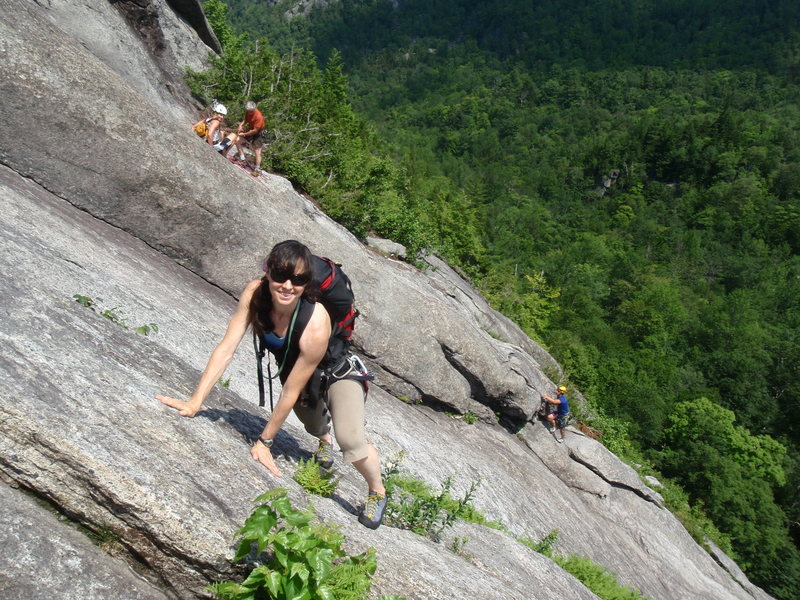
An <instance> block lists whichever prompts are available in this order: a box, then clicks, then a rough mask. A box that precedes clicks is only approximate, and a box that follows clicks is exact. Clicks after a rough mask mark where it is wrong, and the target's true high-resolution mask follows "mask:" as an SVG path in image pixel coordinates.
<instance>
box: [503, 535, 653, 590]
mask: <svg viewBox="0 0 800 600" xmlns="http://www.w3.org/2000/svg"><path fill="white" fill-rule="evenodd" d="M517 541H518V542H520V543H522V544H525V545H526V546H527V547H528V548H530V549H531V550H533V551H534V552H538V553H539V554H543V555H544V556H547V557H549V558H551V559H553V561H555V562H556V563H557V564H558V565H559V566H560V567H561V568H562V569H564V570H565V571H567V572H568V573H569V574H571V575H572V576H573V577H575V578H576V579H578V580H579V581H580V582H581V583H583V585H585V586H586V587H587V588H589V589H590V590H591V591H592V592H594V593H595V594H596V595H597V596H598V597H600V598H602V600H643V599H644V598H645V596H642V595H641V594H640V593H639V592H638V591H636V590H634V589H631V588H629V587H625V586H623V585H621V584H620V583H619V582H618V581H617V578H616V577H615V576H614V575H612V574H611V573H609V572H608V571H606V570H605V569H604V568H603V567H601V566H600V565H598V564H597V563H596V562H594V561H593V560H592V559H590V558H587V557H586V556H578V555H577V554H572V555H570V556H568V557H564V556H560V555H558V554H556V553H555V552H554V551H553V548H554V546H555V544H556V542H557V541H558V530H557V529H553V530H552V531H551V532H550V533H548V534H547V535H546V536H544V537H543V538H542V539H541V540H539V541H538V542H537V541H535V540H534V539H532V538H529V537H525V536H522V537H518V538H517Z"/></svg>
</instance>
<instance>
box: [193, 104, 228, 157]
mask: <svg viewBox="0 0 800 600" xmlns="http://www.w3.org/2000/svg"><path fill="white" fill-rule="evenodd" d="M227 114H228V109H227V108H226V107H225V105H224V104H220V103H219V102H215V103H214V104H212V105H211V116H210V117H206V118H205V119H200V120H199V121H198V122H197V123H195V124H194V125H192V131H194V132H195V133H196V134H197V135H199V136H200V137H202V138H205V140H206V143H208V145H209V146H212V147H213V148H214V149H215V150H216V151H217V152H223V153H224V151H225V150H227V149H228V147H229V146H230V145H231V144H232V143H233V139H234V137H235V136H234V135H233V134H229V135H228V136H225V137H223V133H224V131H225V130H224V128H223V122H224V120H225V115H227Z"/></svg>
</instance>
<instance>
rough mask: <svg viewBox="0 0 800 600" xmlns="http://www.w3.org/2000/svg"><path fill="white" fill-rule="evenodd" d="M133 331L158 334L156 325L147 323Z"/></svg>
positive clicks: (143, 333)
mask: <svg viewBox="0 0 800 600" xmlns="http://www.w3.org/2000/svg"><path fill="white" fill-rule="evenodd" d="M133 330H134V331H135V332H136V333H141V334H142V335H149V334H150V332H151V331H152V332H153V333H158V325H156V324H155V323H147V324H146V325H139V327H135V328H134V329H133ZM228 382H229V383H230V378H228ZM225 387H227V386H225Z"/></svg>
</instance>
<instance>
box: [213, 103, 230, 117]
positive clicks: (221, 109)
mask: <svg viewBox="0 0 800 600" xmlns="http://www.w3.org/2000/svg"><path fill="white" fill-rule="evenodd" d="M211 110H213V111H214V112H215V113H219V114H221V115H227V114H228V109H227V108H225V105H224V104H220V103H219V102H217V103H216V104H214V105H213V106H212V107H211Z"/></svg>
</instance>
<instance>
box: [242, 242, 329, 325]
mask: <svg viewBox="0 0 800 600" xmlns="http://www.w3.org/2000/svg"><path fill="white" fill-rule="evenodd" d="M300 264H302V265H303V272H304V273H307V274H308V275H309V277H310V276H312V275H313V272H314V262H313V255H312V254H311V250H309V249H308V247H307V246H306V245H305V244H301V243H300V242H298V241H297V240H286V241H283V242H280V243H278V244H275V246H274V247H273V248H272V250H271V251H270V253H269V256H267V258H266V259H265V260H264V264H263V269H264V273H265V274H264V277H262V278H261V285H259V286H258V287H257V288H256V290H255V291H254V292H253V297H252V298H251V299H250V307H249V310H248V314H247V321H248V323H249V324H250V326H251V327H252V328H253V331H254V332H255V333H256V334H259V335H260V334H262V333H265V332H267V331H272V329H273V323H272V319H271V318H270V311H271V310H272V295H271V294H270V293H269V272H270V271H282V272H284V273H292V274H293V273H294V272H295V270H296V269H297V266H298V265H300ZM318 294H319V289H318V285H317V283H316V282H315V281H314V280H313V279H311V281H309V283H308V284H307V285H306V287H305V289H304V290H303V295H302V297H303V298H305V299H306V300H309V301H312V302H314V301H316V300H317V296H318Z"/></svg>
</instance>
